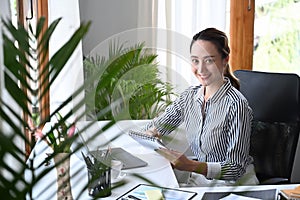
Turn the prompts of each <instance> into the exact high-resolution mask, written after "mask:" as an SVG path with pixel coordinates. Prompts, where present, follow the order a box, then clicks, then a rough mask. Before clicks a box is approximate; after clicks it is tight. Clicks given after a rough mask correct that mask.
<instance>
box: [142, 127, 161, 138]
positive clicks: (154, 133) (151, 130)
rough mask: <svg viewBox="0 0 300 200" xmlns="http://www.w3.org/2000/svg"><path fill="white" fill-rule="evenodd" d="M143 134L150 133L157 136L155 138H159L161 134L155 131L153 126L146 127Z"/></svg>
mask: <svg viewBox="0 0 300 200" xmlns="http://www.w3.org/2000/svg"><path fill="white" fill-rule="evenodd" d="M145 134H147V135H151V136H153V137H157V138H161V134H160V133H159V132H158V131H157V129H156V128H155V127H154V128H150V129H148V130H147V131H146V132H145Z"/></svg>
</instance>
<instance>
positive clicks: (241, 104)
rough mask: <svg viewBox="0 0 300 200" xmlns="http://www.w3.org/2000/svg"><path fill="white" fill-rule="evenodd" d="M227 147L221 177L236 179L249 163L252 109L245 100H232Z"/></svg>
mask: <svg viewBox="0 0 300 200" xmlns="http://www.w3.org/2000/svg"><path fill="white" fill-rule="evenodd" d="M227 122H228V144H229V145H228V148H227V153H226V160H225V161H223V162H221V163H220V164H221V179H225V180H226V179H227V180H228V179H231V180H237V179H238V178H239V177H241V176H242V175H243V174H244V173H245V171H246V167H247V165H248V164H249V158H250V157H249V150H250V135H251V123H252V110H251V108H250V107H249V106H248V103H247V101H246V100H243V99H242V100H240V101H237V102H234V103H233V104H232V106H231V107H230V110H229V114H228V121H227Z"/></svg>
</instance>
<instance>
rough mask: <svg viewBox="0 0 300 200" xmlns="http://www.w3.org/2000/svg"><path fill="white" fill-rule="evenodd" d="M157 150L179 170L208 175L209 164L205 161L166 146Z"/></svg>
mask: <svg viewBox="0 0 300 200" xmlns="http://www.w3.org/2000/svg"><path fill="white" fill-rule="evenodd" d="M156 152H157V153H159V154H160V155H162V156H164V157H165V158H166V159H168V160H169V161H170V162H171V164H172V166H173V167H174V168H176V169H178V170H182V171H189V172H196V173H199V174H203V175H204V176H206V175H207V164H206V163H205V162H198V161H195V160H190V159H188V158H187V157H186V156H185V155H184V154H183V153H181V152H178V151H174V150H170V149H166V148H159V149H157V150H156Z"/></svg>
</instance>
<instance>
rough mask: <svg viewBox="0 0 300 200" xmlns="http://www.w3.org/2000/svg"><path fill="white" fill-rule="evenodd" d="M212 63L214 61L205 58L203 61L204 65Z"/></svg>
mask: <svg viewBox="0 0 300 200" xmlns="http://www.w3.org/2000/svg"><path fill="white" fill-rule="evenodd" d="M213 62H214V59H212V58H206V59H205V60H204V63H206V64H212V63H213Z"/></svg>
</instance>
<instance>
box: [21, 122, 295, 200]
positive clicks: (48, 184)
mask: <svg viewBox="0 0 300 200" xmlns="http://www.w3.org/2000/svg"><path fill="white" fill-rule="evenodd" d="M85 125H86V123H84V122H82V123H81V124H79V126H78V128H79V129H80V128H81V127H83V126H85ZM102 126H103V124H102V123H100V122H99V123H95V124H93V125H92V126H91V127H90V128H89V129H88V130H86V131H85V134H84V135H83V136H84V140H87V138H89V137H91V136H92V135H93V134H94V133H96V132H98V130H99V129H100V128H101V127H102ZM130 127H132V124H131V123H123V124H121V125H120V124H119V125H117V126H114V127H112V128H111V129H109V130H108V131H106V132H105V134H101V135H100V134H99V136H98V137H97V138H95V139H93V140H92V141H91V142H90V143H88V145H87V146H88V148H89V150H94V149H96V148H97V147H98V146H99V145H100V143H101V142H104V143H105V142H107V141H110V140H111V139H112V138H114V137H115V136H116V135H117V134H120V130H121V131H124V130H125V129H128V128H130ZM47 128H49V127H48V126H45V130H46V129H47ZM124 141H126V142H124ZM110 145H111V146H112V147H122V148H124V149H125V150H127V151H128V152H130V153H132V154H134V155H135V156H137V157H139V158H141V159H143V160H145V161H146V162H147V163H148V166H146V167H141V168H135V169H129V170H124V171H123V172H124V173H126V176H125V177H124V179H123V180H124V181H126V184H125V185H123V186H121V187H118V188H115V189H113V190H112V195H111V196H110V197H107V198H103V199H108V200H110V199H116V198H117V197H119V196H121V195H122V194H123V193H125V192H127V191H128V190H130V189H131V188H134V187H135V186H136V185H138V184H140V183H146V182H145V181H144V180H142V179H139V178H137V177H135V176H133V175H132V174H133V173H137V174H139V175H141V176H142V177H144V178H147V179H149V180H150V181H153V182H154V183H155V184H158V185H160V186H162V187H171V188H178V187H179V185H178V183H177V180H176V177H175V175H174V173H173V170H172V168H171V166H170V164H169V162H168V161H167V160H166V159H165V158H163V157H162V156H160V155H159V154H157V153H156V152H154V151H153V150H149V149H146V148H144V147H142V146H141V145H140V144H139V143H137V142H136V141H135V140H133V139H132V138H130V137H129V136H127V135H125V134H121V135H120V136H119V137H118V138H117V139H116V140H114V141H113V142H111V143H110ZM83 150H84V149H83ZM46 153H51V149H50V147H49V146H47V144H46V143H45V142H43V141H39V142H38V143H37V145H36V146H35V148H34V149H33V151H32V153H31V155H30V157H29V158H31V159H32V158H33V157H34V155H35V158H34V162H33V165H34V167H37V166H39V164H40V163H41V162H43V160H44V159H45V157H46ZM51 164H52V165H53V162H52V163H51ZM50 166H51V165H50ZM50 166H49V167H50ZM45 168H46V166H41V167H39V168H37V169H36V170H35V172H34V173H35V175H38V174H39V173H41V172H42V171H43V170H44V169H45ZM70 173H71V177H72V178H71V187H72V194H73V197H74V199H84V200H86V199H91V198H90V197H89V196H88V191H87V189H84V187H85V186H86V184H87V181H88V180H87V170H86V165H85V162H84V160H83V158H82V156H81V153H80V151H79V152H77V153H75V154H73V155H72V156H71V172H70ZM31 177H32V174H31V172H30V171H25V179H26V180H28V181H30V180H31ZM295 186H296V185H280V186H278V185H268V186H239V187H193V188H183V189H184V190H190V191H194V192H197V193H198V195H197V196H196V197H195V199H201V197H202V195H203V194H204V193H205V192H207V191H218V192H220V191H221V192H228V191H247V190H263V189H276V188H277V189H286V188H294V187H295ZM56 189H57V186H56V172H55V170H54V169H53V170H51V171H50V172H49V173H48V174H46V175H45V176H44V177H43V178H42V179H41V180H40V181H39V182H38V183H37V184H36V185H35V187H34V188H33V191H32V197H33V199H41V198H42V199H56Z"/></svg>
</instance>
